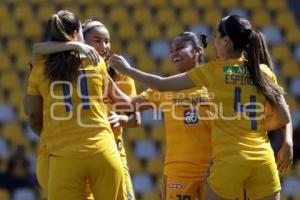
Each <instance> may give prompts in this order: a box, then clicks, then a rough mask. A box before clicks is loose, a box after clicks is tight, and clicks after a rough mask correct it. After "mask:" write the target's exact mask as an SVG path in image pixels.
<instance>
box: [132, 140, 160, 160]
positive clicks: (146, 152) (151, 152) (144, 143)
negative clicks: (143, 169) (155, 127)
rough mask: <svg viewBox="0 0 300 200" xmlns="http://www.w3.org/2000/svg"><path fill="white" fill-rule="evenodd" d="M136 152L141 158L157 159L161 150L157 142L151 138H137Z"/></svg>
mask: <svg viewBox="0 0 300 200" xmlns="http://www.w3.org/2000/svg"><path fill="white" fill-rule="evenodd" d="M134 154H135V155H136V157H137V158H139V159H155V158H157V157H158V155H159V152H158V150H157V148H156V144H155V143H154V141H152V140H151V139H150V138H144V139H140V140H136V142H135V145H134Z"/></svg>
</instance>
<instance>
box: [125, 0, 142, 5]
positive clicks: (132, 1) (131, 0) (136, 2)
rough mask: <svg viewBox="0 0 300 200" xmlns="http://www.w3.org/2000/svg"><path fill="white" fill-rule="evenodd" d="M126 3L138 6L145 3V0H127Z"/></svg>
mask: <svg viewBox="0 0 300 200" xmlns="http://www.w3.org/2000/svg"><path fill="white" fill-rule="evenodd" d="M124 3H125V5H127V6H133V7H136V6H140V5H143V3H144V2H143V0H125V1H124Z"/></svg>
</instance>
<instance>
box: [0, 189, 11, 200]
mask: <svg viewBox="0 0 300 200" xmlns="http://www.w3.org/2000/svg"><path fill="white" fill-rule="evenodd" d="M0 199H1V200H10V193H9V191H8V190H6V189H0Z"/></svg>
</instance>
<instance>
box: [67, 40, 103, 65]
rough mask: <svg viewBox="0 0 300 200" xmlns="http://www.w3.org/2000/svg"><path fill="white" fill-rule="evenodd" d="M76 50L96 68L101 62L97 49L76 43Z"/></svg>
mask: <svg viewBox="0 0 300 200" xmlns="http://www.w3.org/2000/svg"><path fill="white" fill-rule="evenodd" d="M73 45H74V47H75V49H76V50H77V51H78V52H79V53H80V54H83V55H85V56H86V57H87V58H88V59H89V60H90V61H91V62H92V64H93V65H94V66H97V65H98V63H99V62H100V57H99V54H98V52H97V51H96V49H95V48H94V47H92V46H90V45H87V44H84V43H82V42H74V44H73Z"/></svg>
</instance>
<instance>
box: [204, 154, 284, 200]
mask: <svg viewBox="0 0 300 200" xmlns="http://www.w3.org/2000/svg"><path fill="white" fill-rule="evenodd" d="M209 171H210V173H209V176H208V179H207V182H208V184H209V187H210V188H211V189H212V190H213V191H214V192H215V193H216V194H217V195H219V196H220V197H222V198H225V199H236V198H237V197H238V196H240V194H241V188H243V187H244V188H245V189H246V191H247V196H248V197H250V199H260V198H264V197H267V196H271V195H273V194H275V193H276V192H278V191H280V189H281V187H280V179H279V175H278V171H277V166H276V163H275V162H272V163H270V164H266V165H264V166H261V167H256V168H254V167H246V166H239V165H234V164H229V163H226V162H224V161H220V160H214V162H213V163H212V165H211V166H210V169H209Z"/></svg>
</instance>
